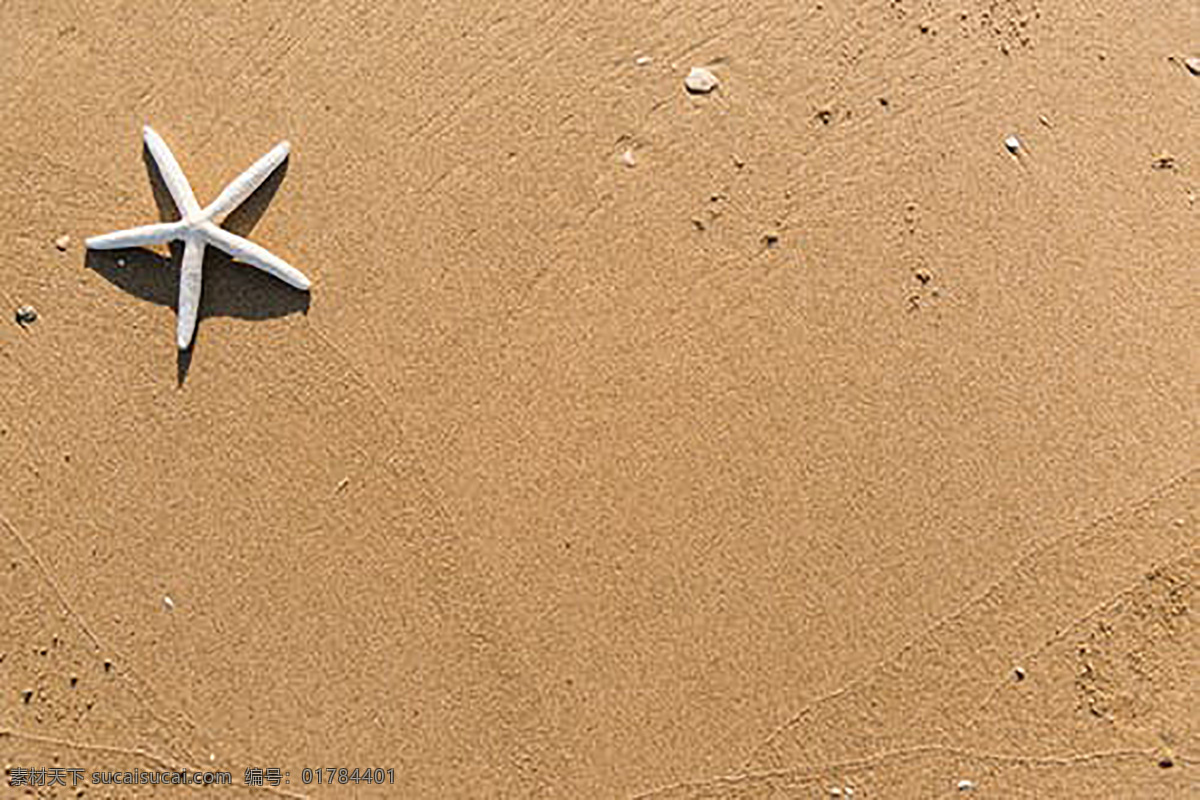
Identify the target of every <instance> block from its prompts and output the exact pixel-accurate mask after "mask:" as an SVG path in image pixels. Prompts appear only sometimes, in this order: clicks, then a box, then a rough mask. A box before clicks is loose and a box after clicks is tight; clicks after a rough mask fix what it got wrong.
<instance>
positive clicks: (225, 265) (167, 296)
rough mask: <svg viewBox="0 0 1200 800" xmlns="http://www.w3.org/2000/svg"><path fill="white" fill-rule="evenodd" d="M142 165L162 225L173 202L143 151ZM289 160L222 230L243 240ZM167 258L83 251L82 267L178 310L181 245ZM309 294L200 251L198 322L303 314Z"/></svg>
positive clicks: (173, 213)
mask: <svg viewBox="0 0 1200 800" xmlns="http://www.w3.org/2000/svg"><path fill="white" fill-rule="evenodd" d="M142 161H143V162H145V164H146V172H147V173H148V174H149V176H150V187H151V190H152V192H153V194H154V203H155V205H156V206H157V207H158V214H159V218H160V219H161V220H162V221H163V222H174V221H175V220H177V219H179V212H178V211H177V210H176V208H175V201H174V200H172V199H171V193H170V191H169V190H168V189H167V184H166V182H165V181H163V178H162V174H161V173H160V172H159V170H158V165H157V164H156V163H155V162H154V157H153V156H152V155H151V154H150V150H149V148H146V147H143V149H142ZM289 161H290V158H287V159H284V161H283V163H281V164H280V165H279V166H278V167H277V168H276V169H275V171H274V172H273V173H271V176H270V177H269V178H267V180H265V181H264V182H263V184H262V185H261V186H259V187H258V188H257V189H256V190H255V191H254V193H253V194H251V195H250V196H249V197H248V198H246V200H245V202H243V203H242V204H241V205H240V206H238V208H237V209H235V210H234V211H233V212H232V213H230V215H229V216H228V217H226V218H225V222H224V224H223V225H222V226H221V227H223V228H225V229H226V230H229V231H232V232H233V233H236V234H238V235H239V236H246V235H247V234H249V233H250V231H251V230H252V229H253V228H254V226H255V225H256V224H258V221H259V220H260V219H261V218H262V216H263V214H265V213H266V210H267V207H268V206H269V205H270V204H271V199H272V198H273V197H274V196H275V193H276V192H277V191H279V186H280V184H281V183H283V178H284V176H285V175H286V174H287V171H288V162H289ZM169 246H170V249H171V255H170V257H166V256H162V255H160V254H158V253H156V252H154V251H153V250H148V249H145V248H142V247H134V248H129V249H124V250H87V251H86V256H85V259H86V260H85V266H86V267H87V268H88V269H91V270H94V271H96V272H98V273H99V274H100V275H101V276H102V277H104V279H105V280H107V281H108V282H109V283H111V284H113V285H114V286H117V287H119V288H121V289H123V290H125V291H126V292H129V293H130V294H132V295H134V296H135V297H139V298H141V299H143V300H148V301H150V302H151V303H156V304H158V305H161V306H170V307H171V308H175V309H176V311H178V308H177V305H178V301H179V272H180V265H181V263H182V261H183V243H182V242H178V241H175V242H171V243H170V245H169ZM309 299H310V296H309V293H308V292H301V291H299V290H296V289H293V288H291V287H289V286H287V285H285V284H282V283H281V282H280V281H279V280H277V279H276V278H273V277H271V276H270V275H266V274H264V273H263V272H261V271H259V270H257V269H253V268H250V267H245V266H242V265H239V264H236V263H234V261H233V259H231V258H230V257H229V256H227V255H226V254H225V253H223V252H221V251H220V250H218V249H217V248H215V247H209V248H207V249H206V250H205V252H204V291H203V293H202V294H201V295H200V315H199V320H200V321H203V319H204V318H205V317H237V318H239V319H272V318H274V317H283V316H287V315H288V314H295V313H297V312H299V313H302V314H307V313H308V307H309ZM192 350H193V348H192V347H189V348H188V349H187V350H180V351H179V357H178V363H177V378H178V381H179V385H180V386H182V385H183V383H184V381H185V380H186V379H187V372H188V369H189V368H190V366H191V362H192Z"/></svg>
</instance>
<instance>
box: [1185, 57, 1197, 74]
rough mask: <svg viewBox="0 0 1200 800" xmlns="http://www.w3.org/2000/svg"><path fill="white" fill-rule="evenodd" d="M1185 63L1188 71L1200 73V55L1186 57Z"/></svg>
mask: <svg viewBox="0 0 1200 800" xmlns="http://www.w3.org/2000/svg"><path fill="white" fill-rule="evenodd" d="M1183 65H1184V66H1185V67H1187V68H1188V72H1190V73H1192V74H1193V75H1200V56H1192V57H1191V58H1185V59H1184V60H1183Z"/></svg>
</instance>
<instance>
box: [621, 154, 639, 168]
mask: <svg viewBox="0 0 1200 800" xmlns="http://www.w3.org/2000/svg"><path fill="white" fill-rule="evenodd" d="M621 163H622V164H624V165H625V166H627V167H635V166H637V157H636V156H634V154H633V151H632V150H626V151H625V152H624V153H621Z"/></svg>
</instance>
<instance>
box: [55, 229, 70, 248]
mask: <svg viewBox="0 0 1200 800" xmlns="http://www.w3.org/2000/svg"><path fill="white" fill-rule="evenodd" d="M54 246H55V247H57V248H58V249H59V250H66V249H67V248H68V247H70V246H71V237H70V236H68V235H67V234H65V233H64V234H63V235H62V236H60V237H58V238H57V239H55V240H54Z"/></svg>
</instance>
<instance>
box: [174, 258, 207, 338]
mask: <svg viewBox="0 0 1200 800" xmlns="http://www.w3.org/2000/svg"><path fill="white" fill-rule="evenodd" d="M203 279H204V240H203V239H202V238H200V237H195V238H192V237H189V238H188V239H187V240H186V241H185V244H184V246H183V265H182V267H181V269H180V271H179V319H178V320H177V321H176V325H175V341H176V343H177V344H178V345H179V349H180V350H187V349H188V347H190V346H191V344H192V335H193V334H194V333H195V332H196V318H197V316H198V315H199V313H200V286H201V283H202V282H203Z"/></svg>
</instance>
